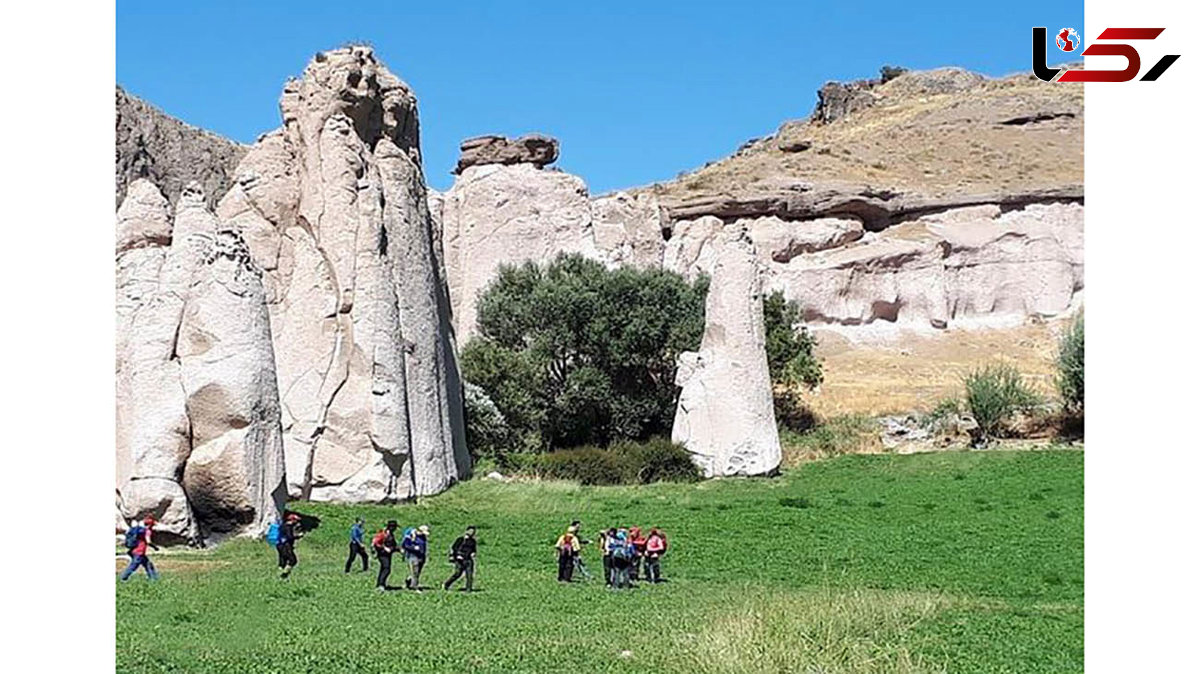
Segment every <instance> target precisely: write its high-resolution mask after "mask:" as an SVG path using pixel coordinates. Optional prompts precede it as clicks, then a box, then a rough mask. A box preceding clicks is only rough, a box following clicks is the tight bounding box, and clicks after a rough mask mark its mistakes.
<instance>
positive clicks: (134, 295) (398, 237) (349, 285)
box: [117, 47, 470, 538]
mask: <svg viewBox="0 0 1200 674" xmlns="http://www.w3.org/2000/svg"><path fill="white" fill-rule="evenodd" d="M280 108H281V112H282V115H283V121H284V125H283V128H281V129H279V130H277V131H273V132H271V133H268V134H265V135H263V136H262V137H261V138H260V139H259V140H258V142H256V143H255V144H254V145H253V146H252V147H251V148H249V150H248V151H247V152H246V155H245V157H244V159H243V160H242V161H241V163H240V164H239V165H238V167H237V170H236V172H235V173H234V179H233V184H232V186H231V187H230V189H229V191H228V192H227V193H226V194H225V196H224V197H223V198H222V199H221V200H220V203H219V205H218V206H217V209H216V216H214V215H213V214H212V213H210V212H208V211H207V210H205V208H204V202H205V197H204V195H203V191H202V190H201V189H200V188H199V186H196V185H194V186H193V187H189V188H188V189H185V190H184V192H183V196H181V197H180V203H179V206H178V207H177V209H176V214H175V218H174V222H173V224H172V222H171V220H170V218H169V217H168V212H169V206H168V205H167V201H166V199H164V198H163V196H162V194H161V193H159V192H158V190H157V189H155V188H154V186H153V185H152V184H151V182H150V181H147V180H140V181H135V182H134V183H133V184H132V185H131V186H130V188H129V194H128V196H127V198H126V199H125V200H124V202H123V205H122V207H121V209H120V212H119V213H118V233H117V249H118V262H117V266H118V277H117V285H118V305H117V313H118V352H117V369H118V407H117V417H118V443H117V444H118V488H119V493H118V500H119V503H120V505H119V507H120V508H122V509H123V511H124V512H125V514H127V515H130V516H132V515H135V514H139V513H142V512H146V511H154V512H156V513H157V514H159V515H160V518H161V519H163V521H164V524H165V527H166V529H167V530H168V531H170V532H171V533H175V534H177V535H179V536H180V537H183V538H196V537H199V536H205V535H207V534H208V533H209V532H222V531H231V530H233V529H235V528H239V527H246V528H248V529H249V530H250V531H254V530H256V529H257V528H258V527H259V526H260V525H261V524H262V522H264V521H266V520H265V519H264V518H269V517H272V516H274V513H275V510H272V509H271V508H268V507H265V506H263V505H262V504H263V503H264V501H263V499H264V498H265V499H267V500H268V501H269V503H271V504H274V505H273V507H275V508H277V507H279V506H281V504H282V500H283V498H284V497H285V496H287V495H289V494H290V496H292V497H304V498H310V499H315V500H338V501H392V500H399V499H407V498H411V497H414V496H420V495H427V494H434V493H437V492H439V491H442V490H444V489H445V488H446V487H447V486H449V485H450V484H451V483H452V482H453V481H455V480H457V479H459V478H460V477H462V476H464V475H466V474H467V473H468V472H469V471H470V458H469V455H468V453H467V449H466V445H465V429H464V419H463V416H462V399H461V396H462V385H461V382H460V380H459V375H458V366H457V361H456V356H455V347H454V336H453V332H452V328H451V325H450V308H449V297H448V293H447V288H446V286H445V281H444V279H445V270H444V268H443V265H442V259H441V245H440V233H439V232H438V231H436V230H435V229H434V226H435V223H434V220H433V218H432V216H431V213H430V210H429V206H428V203H427V200H426V190H425V184H424V177H423V173H422V169H421V163H420V161H421V157H420V146H419V134H418V123H417V108H416V99H415V97H414V96H413V94H412V91H411V90H410V89H409V88H408V87H407V85H405V84H404V83H403V82H401V81H400V80H399V79H398V78H396V77H395V76H394V75H392V74H391V73H390V72H389V71H388V70H387V69H386V68H385V67H384V66H383V65H382V64H380V63H379V62H378V61H377V60H376V59H375V56H374V54H373V53H372V51H371V50H370V49H369V48H365V47H347V48H343V49H337V50H333V51H330V52H324V53H320V54H317V56H316V57H315V58H314V59H313V61H312V62H310V63H309V65H308V67H307V68H306V70H305V73H304V76H303V77H302V78H300V79H297V80H292V81H289V82H288V83H287V85H286V86H285V88H284V92H283V96H282V100H281V102H280ZM285 465H286V483H285V482H284V472H285V471H284V468H285Z"/></svg>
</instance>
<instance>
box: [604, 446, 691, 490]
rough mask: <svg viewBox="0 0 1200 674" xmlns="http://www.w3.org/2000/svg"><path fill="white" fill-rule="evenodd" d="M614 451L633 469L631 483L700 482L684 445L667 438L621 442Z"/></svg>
mask: <svg viewBox="0 0 1200 674" xmlns="http://www.w3.org/2000/svg"><path fill="white" fill-rule="evenodd" d="M613 449H614V450H615V451H616V452H617V453H619V454H622V455H623V456H625V457H626V460H627V461H628V462H629V465H630V467H631V468H632V469H633V473H634V475H633V477H634V478H635V479H634V481H635V482H638V483H640V484H650V483H652V482H695V481H696V480H699V479H700V468H699V466H697V465H696V463H695V462H694V461H692V455H691V453H689V452H688V451H687V450H686V449H684V447H683V445H680V444H676V443H674V442H671V441H670V440H668V439H666V438H662V437H657V438H650V439H649V440H646V441H645V442H623V443H620V444H618V445H616V446H614V447H613Z"/></svg>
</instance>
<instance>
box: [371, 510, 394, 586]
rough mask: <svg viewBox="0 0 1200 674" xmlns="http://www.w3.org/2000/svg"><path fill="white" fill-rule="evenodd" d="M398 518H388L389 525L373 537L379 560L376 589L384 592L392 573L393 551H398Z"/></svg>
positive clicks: (372, 542)
mask: <svg viewBox="0 0 1200 674" xmlns="http://www.w3.org/2000/svg"><path fill="white" fill-rule="evenodd" d="M398 526H400V525H399V524H397V523H396V520H388V523H387V527H386V528H385V529H384V530H383V531H381V532H379V533H378V534H376V535H375V538H373V539H371V546H372V547H373V548H375V558H376V559H378V560H379V575H378V576H376V577H375V589H376V590H377V591H379V592H383V591H384V590H386V589H388V587H387V579H388V576H389V575H391V573H392V553H394V552H395V551H396V527H398Z"/></svg>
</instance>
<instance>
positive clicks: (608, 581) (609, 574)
mask: <svg viewBox="0 0 1200 674" xmlns="http://www.w3.org/2000/svg"><path fill="white" fill-rule="evenodd" d="M616 537H617V530H616V529H615V528H611V527H610V528H609V529H608V530H607V531H604V530H601V531H600V534H599V535H598V536H596V540H597V541H598V543H599V545H600V564H601V566H603V567H604V584H605V585H607V586H608V587H612V584H613V563H612V559H613V558H612V551H611V550H609V547H608V544H609V542H610V541H612V540H614V539H615V538H616Z"/></svg>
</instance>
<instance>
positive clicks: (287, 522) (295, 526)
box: [275, 513, 303, 580]
mask: <svg viewBox="0 0 1200 674" xmlns="http://www.w3.org/2000/svg"><path fill="white" fill-rule="evenodd" d="M302 535H303V534H302V533H301V532H300V516H299V515H297V514H296V513H288V514H287V517H285V518H283V524H281V525H279V542H278V543H276V544H275V552H277V553H279V568H280V569H281V571H280V573H279V577H280V578H283V579H285V580H286V579H287V577H288V576H290V575H292V569H294V568H296V565H297V564H299V561H298V560H297V559H296V547H295V546H296V541H297V540H298V539H299V538H300V537H301V536H302Z"/></svg>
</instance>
